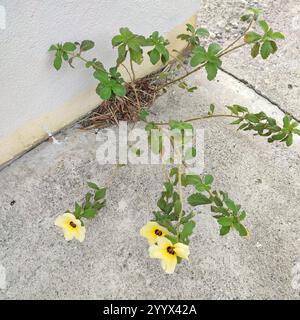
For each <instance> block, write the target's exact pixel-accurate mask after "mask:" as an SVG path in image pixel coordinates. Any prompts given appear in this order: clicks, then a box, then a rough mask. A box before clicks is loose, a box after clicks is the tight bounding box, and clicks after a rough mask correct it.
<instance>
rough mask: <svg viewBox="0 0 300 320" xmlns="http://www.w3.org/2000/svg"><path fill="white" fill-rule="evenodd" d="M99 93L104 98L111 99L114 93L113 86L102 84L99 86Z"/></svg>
mask: <svg viewBox="0 0 300 320" xmlns="http://www.w3.org/2000/svg"><path fill="white" fill-rule="evenodd" d="M97 93H98V94H99V96H100V98H101V99H103V100H109V98H110V97H111V95H112V91H111V88H110V87H105V86H103V85H101V84H100V85H99V86H98V87H97Z"/></svg>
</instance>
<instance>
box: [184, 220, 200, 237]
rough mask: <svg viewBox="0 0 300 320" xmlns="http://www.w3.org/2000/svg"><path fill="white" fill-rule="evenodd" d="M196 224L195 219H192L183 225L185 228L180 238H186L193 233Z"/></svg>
mask: <svg viewBox="0 0 300 320" xmlns="http://www.w3.org/2000/svg"><path fill="white" fill-rule="evenodd" d="M195 226H196V223H195V221H193V220H190V221H188V222H186V223H185V224H184V225H183V229H182V231H181V232H180V239H182V240H184V239H186V238H188V237H189V236H191V235H192V234H193V230H194V228H195Z"/></svg>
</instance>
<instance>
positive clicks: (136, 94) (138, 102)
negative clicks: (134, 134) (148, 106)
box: [126, 57, 141, 110]
mask: <svg viewBox="0 0 300 320" xmlns="http://www.w3.org/2000/svg"><path fill="white" fill-rule="evenodd" d="M129 60H130V69H131V73H132V78H131V87H132V89H133V91H134V95H135V99H136V103H137V105H138V110H140V109H141V104H140V99H139V96H138V93H137V91H136V87H135V80H136V77H135V73H134V68H133V63H132V59H131V57H130V59H129ZM126 69H127V68H126Z"/></svg>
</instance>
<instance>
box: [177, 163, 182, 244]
mask: <svg viewBox="0 0 300 320" xmlns="http://www.w3.org/2000/svg"><path fill="white" fill-rule="evenodd" d="M178 191H179V200H180V203H181V210H180V212H179V216H178V222H177V224H176V230H177V239H178V241H179V227H180V222H181V219H182V213H183V194H182V180H181V165H179V166H178Z"/></svg>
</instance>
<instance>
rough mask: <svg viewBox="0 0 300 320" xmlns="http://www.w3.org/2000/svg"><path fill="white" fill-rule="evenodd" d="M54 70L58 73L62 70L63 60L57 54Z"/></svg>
mask: <svg viewBox="0 0 300 320" xmlns="http://www.w3.org/2000/svg"><path fill="white" fill-rule="evenodd" d="M53 65H54V68H55V69H56V70H57V71H58V70H59V69H60V68H61V65H62V58H61V55H60V54H58V53H57V54H56V56H55V59H54V64H53Z"/></svg>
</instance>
